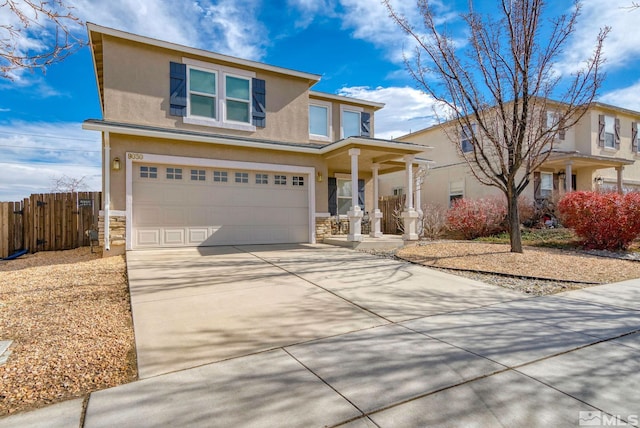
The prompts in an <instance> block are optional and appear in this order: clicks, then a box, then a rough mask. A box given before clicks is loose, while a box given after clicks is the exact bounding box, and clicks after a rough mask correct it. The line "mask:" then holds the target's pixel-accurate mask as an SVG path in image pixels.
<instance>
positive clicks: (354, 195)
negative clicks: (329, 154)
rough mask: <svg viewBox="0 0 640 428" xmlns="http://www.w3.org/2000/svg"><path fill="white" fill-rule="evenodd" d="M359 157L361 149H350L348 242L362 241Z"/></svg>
mask: <svg viewBox="0 0 640 428" xmlns="http://www.w3.org/2000/svg"><path fill="white" fill-rule="evenodd" d="M358 155H360V149H349V156H351V210H350V211H349V212H348V213H347V216H348V217H349V235H347V241H362V217H363V215H364V213H363V212H362V210H361V209H360V205H359V204H358Z"/></svg>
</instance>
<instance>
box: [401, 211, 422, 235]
mask: <svg viewBox="0 0 640 428" xmlns="http://www.w3.org/2000/svg"><path fill="white" fill-rule="evenodd" d="M419 215H420V214H419V213H418V211H416V210H415V209H413V208H409V209H408V210H407V211H403V212H402V214H400V216H401V217H402V219H403V220H404V235H402V239H404V240H405V241H417V240H418V239H419V238H420V237H419V236H418V217H419Z"/></svg>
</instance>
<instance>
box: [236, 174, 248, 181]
mask: <svg viewBox="0 0 640 428" xmlns="http://www.w3.org/2000/svg"><path fill="white" fill-rule="evenodd" d="M248 182H249V173H248V172H236V183H248Z"/></svg>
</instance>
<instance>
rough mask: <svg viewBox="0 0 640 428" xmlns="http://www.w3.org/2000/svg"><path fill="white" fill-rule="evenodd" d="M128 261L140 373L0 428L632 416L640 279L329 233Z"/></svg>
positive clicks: (637, 411) (388, 424) (602, 422)
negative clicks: (569, 280) (471, 274)
mask: <svg viewBox="0 0 640 428" xmlns="http://www.w3.org/2000/svg"><path fill="white" fill-rule="evenodd" d="M128 260H129V269H130V271H129V274H130V283H131V288H132V290H131V291H132V301H133V311H134V323H135V330H136V336H137V337H136V340H137V344H138V352H139V362H140V368H141V373H142V375H143V377H146V379H143V380H140V381H137V382H133V383H130V384H127V385H122V386H119V387H115V388H111V389H107V390H103V391H98V392H95V393H93V394H91V396H90V398H89V400H88V405H85V404H87V403H83V400H82V399H78V400H71V401H67V402H64V403H60V404H57V405H54V406H50V407H47V408H44V409H41V410H37V411H34V412H29V413H25V414H21V415H16V416H12V417H9V418H3V419H0V428H4V427H12V426H33V427H39V426H43V427H77V426H78V425H79V423H80V421H83V424H82V425H81V426H84V427H112V426H136V427H158V426H184V427H201V426H210V427H230V426H233V427H265V426H278V427H305V428H306V427H337V426H340V427H347V428H361V427H378V428H395V427H425V426H429V427H431V426H442V427H494V426H508V427H523V428H524V427H527V428H528V427H550V426H552V427H577V426H623V425H625V424H629V425H632V426H638V422H639V418H640V388H638V385H640V280H633V281H626V282H622V283H617V284H608V285H603V286H597V287H591V288H588V289H584V290H578V291H571V292H567V293H563V294H560V295H554V296H544V297H536V298H528V297H525V296H523V295H522V294H517V293H512V292H509V291H506V290H504V289H502V288H500V287H494V286H489V285H484V284H481V283H478V282H474V281H469V280H467V279H464V278H460V277H455V276H450V275H445V274H442V273H439V272H435V271H432V270H430V269H427V268H424V267H420V266H414V265H410V264H407V263H401V262H397V261H393V260H388V259H382V258H377V257H374V256H370V255H367V254H362V253H357V252H352V251H350V250H343V249H338V248H331V247H323V246H306V245H305V246H297V247H295V246H256V247H237V248H232V247H229V248H216V249H204V250H200V251H198V250H196V249H193V250H168V251H153V252H151V251H149V252H134V253H129V254H128ZM194 366H195V367H194ZM188 367H191V368H188ZM185 368H186V369H185Z"/></svg>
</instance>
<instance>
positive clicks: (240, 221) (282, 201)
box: [132, 163, 309, 248]
mask: <svg viewBox="0 0 640 428" xmlns="http://www.w3.org/2000/svg"><path fill="white" fill-rule="evenodd" d="M133 175H134V176H133V228H132V229H133V233H132V235H133V242H132V244H133V248H146V247H183V246H213V245H242V244H275V243H298V242H309V197H308V184H309V183H308V180H309V177H308V175H304V174H292V173H278V172H262V171H249V170H232V169H223V168H202V167H187V166H180V165H153V164H149V165H145V164H141V163H140V164H139V163H136V164H134V171H133Z"/></svg>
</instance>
